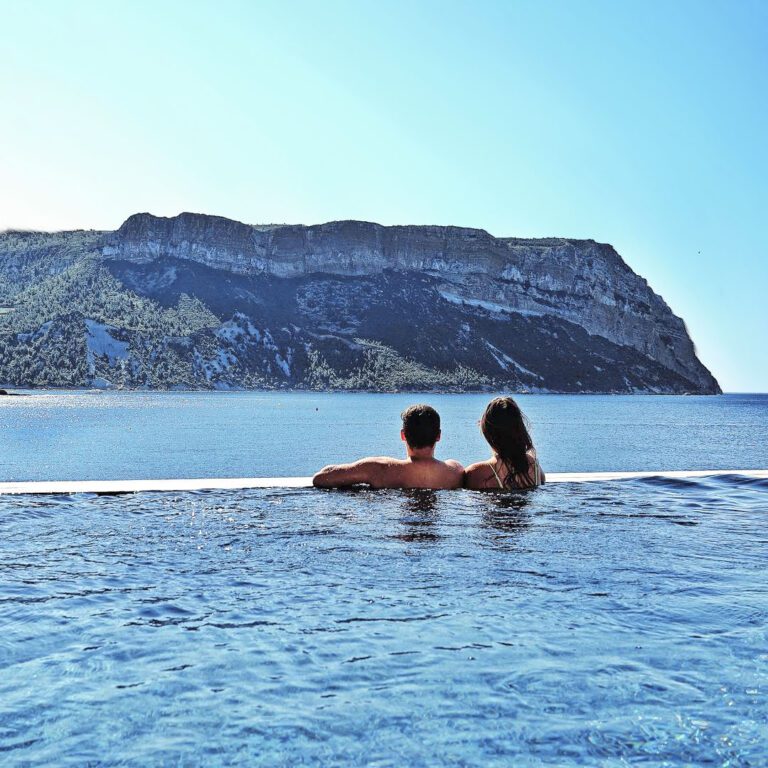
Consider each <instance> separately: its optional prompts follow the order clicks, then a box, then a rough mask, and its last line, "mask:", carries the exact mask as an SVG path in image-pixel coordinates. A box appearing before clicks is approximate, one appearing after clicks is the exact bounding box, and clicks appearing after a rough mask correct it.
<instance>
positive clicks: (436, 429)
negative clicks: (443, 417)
mask: <svg viewBox="0 0 768 768" xmlns="http://www.w3.org/2000/svg"><path fill="white" fill-rule="evenodd" d="M400 416H401V418H402V419H403V431H402V432H401V435H402V438H403V440H405V442H406V443H408V447H409V448H432V447H433V446H434V444H435V443H436V442H437V441H438V440H439V439H440V416H439V414H438V413H437V411H436V410H435V409H434V408H432V407H431V406H429V405H412V406H411V407H410V408H406V409H405V410H404V411H403V412H402V413H401V414H400Z"/></svg>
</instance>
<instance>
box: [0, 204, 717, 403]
mask: <svg viewBox="0 0 768 768" xmlns="http://www.w3.org/2000/svg"><path fill="white" fill-rule="evenodd" d="M0 281H1V282H0V385H2V384H6V385H9V386H103V387H109V386H114V387H131V388H133V387H149V388H172V387H183V388H218V389H229V388H302V389H306V388H309V389H342V390H343V389H353V390H380V391H398V390H425V389H426V390H447V391H465V390H491V389H493V390H505V391H514V392H656V393H666V392H668V393H683V392H689V393H700V394H710V393H718V392H720V387H719V386H718V383H717V381H716V380H715V379H714V377H713V376H712V374H711V373H710V372H709V371H708V370H707V369H706V368H705V367H704V365H702V363H701V362H700V361H699V360H698V358H697V357H696V352H695V349H694V346H693V343H692V341H691V339H690V337H689V336H688V333H687V331H686V328H685V324H684V323H683V321H682V320H681V319H680V318H679V317H677V316H675V315H674V314H673V313H672V311H671V310H670V308H669V307H668V306H667V304H666V303H665V302H664V300H663V299H662V298H661V297H660V296H658V295H657V294H656V293H654V292H653V290H651V288H650V287H649V286H648V283H647V282H646V281H645V280H644V279H643V278H642V277H640V276H639V275H637V274H635V273H634V272H633V271H632V270H631V269H630V268H629V267H628V266H627V265H626V264H625V263H624V261H623V260H622V259H621V257H620V256H619V254H618V253H616V251H615V250H614V249H613V248H612V247H611V246H610V245H605V244H601V243H596V242H594V241H593V240H570V239H561V238H547V239H535V240H534V239H520V238H498V237H493V236H492V235H490V234H488V233H487V232H485V231H484V230H480V229H467V228H462V227H437V226H392V227H384V226H381V225H379V224H372V223H368V222H361V221H337V222H330V223H328V224H319V225H316V226H300V225H258V226H257V225H248V224H243V223H240V222H238V221H232V220H230V219H225V218H222V217H219V216H207V215H203V214H193V213H182V214H181V215H179V216H176V217H174V218H161V217H157V216H152V215H150V214H148V213H140V214H136V215H134V216H131V217H130V218H129V219H127V221H126V222H125V223H124V224H123V225H122V226H121V227H120V229H118V230H117V231H115V232H94V231H74V232H58V233H40V232H6V233H3V234H0Z"/></svg>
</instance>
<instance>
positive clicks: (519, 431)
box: [480, 397, 533, 485]
mask: <svg viewBox="0 0 768 768" xmlns="http://www.w3.org/2000/svg"><path fill="white" fill-rule="evenodd" d="M480 429H481V430H482V433H483V437H485V439H486V440H487V441H488V445H490V446H491V448H493V450H494V452H495V453H496V455H497V456H498V457H499V458H500V459H501V461H502V463H503V464H504V466H505V467H506V469H507V479H506V482H505V485H516V483H515V481H514V478H515V477H519V478H521V479H522V478H524V479H525V482H524V484H525V485H528V484H529V483H530V480H529V470H530V459H529V457H528V451H530V450H531V449H532V448H533V441H532V440H531V435H530V434H529V432H528V420H527V419H526V418H525V416H524V415H523V412H522V411H521V410H520V406H519V405H518V404H517V403H516V402H515V401H514V400H513V399H512V398H511V397H497V398H495V399H494V400H491V402H490V403H488V407H487V408H486V409H485V413H483V416H482V418H481V419H480Z"/></svg>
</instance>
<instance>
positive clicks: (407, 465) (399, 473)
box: [312, 397, 544, 490]
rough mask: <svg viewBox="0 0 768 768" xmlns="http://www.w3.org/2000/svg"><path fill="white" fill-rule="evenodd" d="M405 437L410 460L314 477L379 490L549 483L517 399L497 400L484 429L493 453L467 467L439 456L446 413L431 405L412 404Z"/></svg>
mask: <svg viewBox="0 0 768 768" xmlns="http://www.w3.org/2000/svg"><path fill="white" fill-rule="evenodd" d="M402 419H403V428H402V430H401V432H400V439H401V440H402V441H403V442H404V443H405V452H406V455H407V458H405V459H392V458H389V457H388V456H372V457H369V458H366V459H360V460H359V461H354V462H352V463H351V464H332V465H330V466H327V467H323V469H321V470H320V471H319V472H318V473H317V474H316V475H315V476H314V477H313V478H312V483H313V484H314V485H315V486H316V487H317V488H344V487H347V486H350V485H359V484H366V485H370V486H371V487H373V488H431V489H434V490H442V489H452V488H473V489H476V490H483V489H496V490H520V489H525V488H534V487H536V486H537V485H541V484H542V483H543V482H544V473H543V472H542V471H541V467H540V466H539V462H538V461H537V459H536V451H535V450H534V448H533V442H532V440H531V436H530V434H529V433H528V428H527V426H526V422H525V417H524V416H523V413H522V411H521V410H520V408H519V406H518V405H517V403H516V402H515V401H514V400H513V399H512V398H511V397H497V398H496V399H495V400H491V402H490V403H489V404H488V407H487V408H486V409H485V413H483V416H482V418H481V419H480V429H481V431H482V433H483V436H484V437H485V439H486V440H487V441H488V445H490V447H491V450H492V451H493V456H492V457H491V458H490V459H488V461H479V462H477V463H476V464H471V465H470V466H468V467H467V468H466V469H464V467H462V466H461V464H459V462H458V461H455V460H454V459H448V461H440V460H439V459H436V458H435V444H436V443H437V442H438V440H440V416H439V414H438V413H437V411H436V410H435V409H434V408H432V407H430V406H429V405H412V406H411V407H410V408H407V409H406V410H405V411H403V413H402Z"/></svg>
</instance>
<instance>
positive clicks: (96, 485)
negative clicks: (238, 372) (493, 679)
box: [0, 469, 768, 495]
mask: <svg viewBox="0 0 768 768" xmlns="http://www.w3.org/2000/svg"><path fill="white" fill-rule="evenodd" d="M723 475H737V476H740V477H746V478H754V479H768V469H716V470H713V469H700V470H698V469H697V470H674V471H662V472H653V471H650V472H548V473H547V483H548V484H549V483H594V482H608V481H613V480H631V479H636V478H651V477H658V478H670V479H680V480H686V479H693V478H697V477H718V476H723ZM311 486H312V478H311V477H245V478H240V477H238V478H195V479H168V480H61V481H58V480H56V481H44V482H20V483H13V482H11V483H9V482H5V483H0V495H9V494H73V493H141V492H146V491H215V490H222V491H225V490H240V489H246V488H310V487H311Z"/></svg>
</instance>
